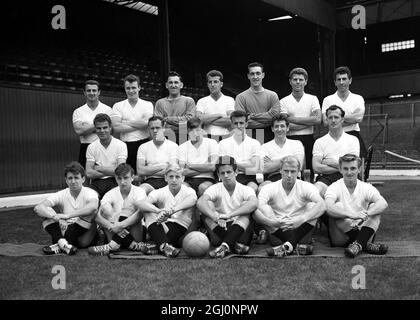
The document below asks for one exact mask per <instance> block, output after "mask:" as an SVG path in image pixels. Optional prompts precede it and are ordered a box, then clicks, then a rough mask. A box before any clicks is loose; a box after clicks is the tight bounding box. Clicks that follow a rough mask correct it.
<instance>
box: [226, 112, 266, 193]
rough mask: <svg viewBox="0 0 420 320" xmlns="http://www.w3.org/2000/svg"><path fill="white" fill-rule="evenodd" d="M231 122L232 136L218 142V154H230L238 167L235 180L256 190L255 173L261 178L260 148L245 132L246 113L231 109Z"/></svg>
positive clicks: (246, 124)
mask: <svg viewBox="0 0 420 320" xmlns="http://www.w3.org/2000/svg"><path fill="white" fill-rule="evenodd" d="M230 121H231V122H232V128H233V130H232V133H233V134H232V136H231V137H229V138H226V139H223V140H222V141H220V142H219V156H230V157H232V158H234V159H235V161H236V164H237V167H238V175H237V177H236V180H237V181H238V182H240V183H241V184H243V185H246V186H248V187H251V188H252V189H253V190H254V192H257V190H258V184H259V183H261V182H262V180H263V179H261V180H260V178H259V179H258V180H259V181H257V174H258V176H261V178H262V172H261V170H260V148H261V145H260V143H259V142H258V140H256V139H252V138H250V137H249V136H248V135H247V134H246V128H247V126H248V115H247V114H246V113H245V112H244V111H233V112H232V113H231V114H230Z"/></svg>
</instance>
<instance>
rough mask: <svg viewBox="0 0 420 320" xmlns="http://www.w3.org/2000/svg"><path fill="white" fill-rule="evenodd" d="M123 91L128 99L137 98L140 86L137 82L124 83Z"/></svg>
mask: <svg viewBox="0 0 420 320" xmlns="http://www.w3.org/2000/svg"><path fill="white" fill-rule="evenodd" d="M124 89H125V93H126V94H127V98H128V99H134V98H138V97H139V92H140V85H139V83H138V82H137V81H133V82H128V81H126V82H124Z"/></svg>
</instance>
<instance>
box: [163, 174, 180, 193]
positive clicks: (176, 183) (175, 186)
mask: <svg viewBox="0 0 420 320" xmlns="http://www.w3.org/2000/svg"><path fill="white" fill-rule="evenodd" d="M165 181H166V182H167V183H168V186H169V189H171V190H173V191H176V190H179V189H180V188H181V185H182V183H183V182H184V176H183V175H182V174H181V173H180V172H176V171H169V172H168V173H167V174H165Z"/></svg>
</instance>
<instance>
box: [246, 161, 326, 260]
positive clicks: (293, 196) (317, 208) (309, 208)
mask: <svg viewBox="0 0 420 320" xmlns="http://www.w3.org/2000/svg"><path fill="white" fill-rule="evenodd" d="M300 166H301V165H300V162H299V160H298V159H297V158H296V157H294V156H286V157H284V158H283V159H281V164H280V172H281V175H282V179H281V180H280V181H277V182H274V183H271V184H269V185H266V186H264V187H263V188H262V189H261V191H260V193H259V194H258V201H259V205H258V210H257V211H256V212H255V214H254V218H255V220H256V221H257V222H259V223H261V224H263V225H265V226H266V228H267V229H268V231H269V232H270V234H271V235H272V236H274V237H276V238H278V239H280V240H281V241H282V242H283V244H282V245H279V246H276V247H272V248H269V249H268V250H267V254H268V255H270V256H277V257H284V256H286V255H290V254H292V252H293V250H295V249H298V246H297V244H298V243H299V241H300V240H301V239H302V238H303V237H304V236H305V235H307V234H308V233H309V232H310V231H311V230H312V229H313V228H314V226H315V224H316V221H317V218H318V217H319V216H321V215H322V214H323V212H324V210H325V204H324V200H323V199H322V198H321V196H320V195H319V192H318V190H317V188H315V187H314V185H313V184H311V183H309V182H306V181H302V180H298V179H297V176H298V173H299V171H300V170H301V167H300ZM304 248H305V247H302V249H304ZM306 248H307V249H308V250H307V251H306V252H305V250H302V251H300V250H299V249H298V252H299V254H311V253H312V250H311V247H309V246H308V247H306Z"/></svg>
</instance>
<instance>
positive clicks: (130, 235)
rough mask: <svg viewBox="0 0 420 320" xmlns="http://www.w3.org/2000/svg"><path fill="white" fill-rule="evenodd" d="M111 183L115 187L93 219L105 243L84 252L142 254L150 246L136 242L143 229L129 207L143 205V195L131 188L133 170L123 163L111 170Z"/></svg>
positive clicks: (137, 216) (138, 214) (136, 188)
mask: <svg viewBox="0 0 420 320" xmlns="http://www.w3.org/2000/svg"><path fill="white" fill-rule="evenodd" d="M115 180H117V183H118V187H115V188H113V189H111V190H109V191H108V192H107V193H106V194H105V195H104V197H103V198H102V200H101V206H100V208H99V211H98V214H97V215H96V222H97V223H98V225H99V226H100V227H102V229H103V230H104V232H105V235H106V237H107V239H108V241H109V243H107V244H104V245H101V246H93V247H89V249H88V252H89V253H90V254H93V255H107V254H109V253H110V252H113V251H117V250H119V249H120V248H123V249H128V250H132V251H142V252H146V251H147V250H150V249H151V247H152V246H150V245H149V246H148V245H146V243H144V242H140V241H141V240H142V238H143V230H142V228H143V227H142V225H141V223H139V221H140V218H141V214H140V213H139V211H138V210H135V209H134V205H133V203H135V202H137V201H144V199H145V198H146V193H145V192H144V190H143V189H142V188H140V187H137V186H135V185H133V184H132V183H133V180H134V169H133V168H132V167H131V166H130V165H129V164H127V163H121V164H120V165H118V167H117V168H116V169H115ZM155 247H156V246H155Z"/></svg>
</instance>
